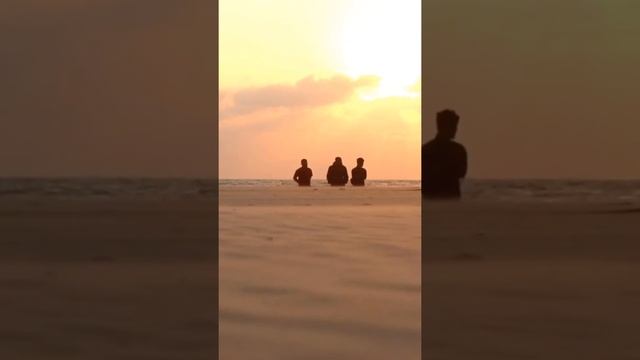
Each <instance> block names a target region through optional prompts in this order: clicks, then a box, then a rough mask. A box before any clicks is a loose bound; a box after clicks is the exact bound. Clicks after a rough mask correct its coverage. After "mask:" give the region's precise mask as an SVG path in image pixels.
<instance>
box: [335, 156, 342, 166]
mask: <svg viewBox="0 0 640 360" xmlns="http://www.w3.org/2000/svg"><path fill="white" fill-rule="evenodd" d="M333 163H334V164H336V165H342V158H341V157H340V156H338V157H336V161H334V162H333Z"/></svg>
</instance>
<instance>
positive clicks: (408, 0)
mask: <svg viewBox="0 0 640 360" xmlns="http://www.w3.org/2000/svg"><path fill="white" fill-rule="evenodd" d="M339 30H340V32H339V34H337V37H338V40H337V41H338V43H339V44H340V50H339V54H340V63H341V66H342V69H341V71H342V72H344V73H346V74H348V75H350V76H352V77H358V76H362V75H376V76H378V77H379V78H380V84H379V86H378V88H377V89H375V90H373V91H371V92H367V93H364V94H362V97H363V98H365V99H367V98H380V97H386V96H418V95H419V94H418V93H416V92H415V91H414V90H412V87H413V88H414V89H415V84H416V83H417V82H418V81H419V80H420V71H421V67H420V65H421V45H420V36H421V32H420V31H421V29H420V1H419V0H395V1H390V0H353V2H352V4H351V6H350V8H349V9H348V11H347V15H346V16H345V17H344V18H343V19H342V24H341V26H339Z"/></svg>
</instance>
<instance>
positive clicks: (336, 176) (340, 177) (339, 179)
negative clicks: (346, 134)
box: [327, 157, 349, 186]
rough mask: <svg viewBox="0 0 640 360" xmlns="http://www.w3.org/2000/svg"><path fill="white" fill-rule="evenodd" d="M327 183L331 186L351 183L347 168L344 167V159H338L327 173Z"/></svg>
mask: <svg viewBox="0 0 640 360" xmlns="http://www.w3.org/2000/svg"><path fill="white" fill-rule="evenodd" d="M327 182H328V183H329V184H331V186H344V185H346V184H347V183H348V182H349V174H348V173H347V168H346V167H344V165H342V158H340V157H337V158H336V160H335V161H334V162H333V165H331V166H329V170H328V171H327Z"/></svg>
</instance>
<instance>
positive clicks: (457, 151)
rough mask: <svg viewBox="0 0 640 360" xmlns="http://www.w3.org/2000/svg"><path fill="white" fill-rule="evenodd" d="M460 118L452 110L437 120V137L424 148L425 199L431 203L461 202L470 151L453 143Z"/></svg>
mask: <svg viewBox="0 0 640 360" xmlns="http://www.w3.org/2000/svg"><path fill="white" fill-rule="evenodd" d="M459 120H460V116H458V114H456V112H455V111H453V110H449V109H446V110H443V111H440V112H439V113H438V114H437V116H436V122H437V127H438V134H437V135H436V137H435V138H434V139H433V140H431V141H429V142H428V143H426V144H424V145H422V195H423V196H424V197H426V198H431V199H458V198H460V179H462V178H464V177H465V176H466V174H467V151H466V149H465V148H464V146H462V145H461V144H459V143H457V142H455V141H453V139H454V138H455V136H456V132H457V131H458V122H459Z"/></svg>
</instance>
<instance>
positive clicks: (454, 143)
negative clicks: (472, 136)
mask: <svg viewBox="0 0 640 360" xmlns="http://www.w3.org/2000/svg"><path fill="white" fill-rule="evenodd" d="M451 145H452V146H453V147H455V148H456V149H458V150H461V151H467V148H465V147H464V145H462V144H461V143H459V142H457V141H453V140H452V141H451Z"/></svg>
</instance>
